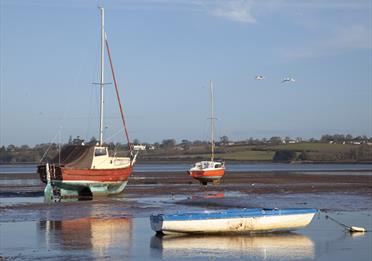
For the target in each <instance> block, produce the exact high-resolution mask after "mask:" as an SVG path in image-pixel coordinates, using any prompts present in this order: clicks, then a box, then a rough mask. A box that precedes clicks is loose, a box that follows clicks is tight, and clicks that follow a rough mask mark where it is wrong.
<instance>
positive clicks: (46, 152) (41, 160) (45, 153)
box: [39, 130, 60, 163]
mask: <svg viewBox="0 0 372 261" xmlns="http://www.w3.org/2000/svg"><path fill="white" fill-rule="evenodd" d="M59 132H60V130H58V131H57V133H56V135H55V136H54V138H53V140H52V142H51V143H50V144H49V147H48V148H47V150H46V151H45V152H44V155H43V156H42V157H41V159H40V161H39V162H40V163H41V162H43V159H44V158H45V156H46V155H47V154H48V152H49V150H50V148H51V147H52V145H53V142H54V141H55V139H56V138H57V137H58V135H59Z"/></svg>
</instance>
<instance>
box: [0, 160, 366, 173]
mask: <svg viewBox="0 0 372 261" xmlns="http://www.w3.org/2000/svg"><path fill="white" fill-rule="evenodd" d="M190 166H191V164H174V163H171V164H164V163H161V164H141V163H139V164H136V166H135V168H134V170H135V171H137V172H151V171H156V172H170V171H186V170H188V169H189V168H190ZM226 169H227V170H228V171H232V172H238V171H246V172H271V171H283V172H284V171H285V172H331V171H368V172H366V173H365V174H367V175H368V174H372V164H284V163H251V164H247V163H245V164H229V163H228V162H227V163H226ZM35 172H36V165H0V174H4V173H35Z"/></svg>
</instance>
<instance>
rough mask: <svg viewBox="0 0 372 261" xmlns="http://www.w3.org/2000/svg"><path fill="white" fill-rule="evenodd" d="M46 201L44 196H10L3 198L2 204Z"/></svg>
mask: <svg viewBox="0 0 372 261" xmlns="http://www.w3.org/2000/svg"><path fill="white" fill-rule="evenodd" d="M42 202H44V197H9V198H1V199H0V205H1V206H12V205H18V204H29V203H42Z"/></svg>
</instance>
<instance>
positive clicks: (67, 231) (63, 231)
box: [39, 218, 133, 257]
mask: <svg viewBox="0 0 372 261" xmlns="http://www.w3.org/2000/svg"><path fill="white" fill-rule="evenodd" d="M39 230H40V233H39V235H40V236H41V237H42V238H41V240H40V241H42V240H43V241H44V243H45V245H46V247H47V248H48V249H53V250H57V251H58V250H59V251H66V250H68V251H70V252H71V251H75V250H78V252H77V253H79V250H80V252H81V253H84V255H86V254H87V253H90V255H88V256H91V255H93V256H94V257H102V256H105V255H113V253H115V251H119V252H120V253H119V254H120V255H121V256H122V255H123V254H124V255H126V254H128V252H129V251H130V249H131V248H132V245H131V244H132V242H133V240H132V220H131V219H127V218H116V219H115V218H114V219H96V218H81V219H74V220H62V221H49V220H48V221H40V222H39ZM114 256H115V254H114Z"/></svg>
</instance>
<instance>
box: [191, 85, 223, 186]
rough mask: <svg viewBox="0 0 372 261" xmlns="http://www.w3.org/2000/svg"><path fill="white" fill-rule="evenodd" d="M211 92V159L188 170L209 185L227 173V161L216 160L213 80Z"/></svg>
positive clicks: (217, 181) (201, 181) (210, 86)
mask: <svg viewBox="0 0 372 261" xmlns="http://www.w3.org/2000/svg"><path fill="white" fill-rule="evenodd" d="M209 88H210V93H211V151H212V153H211V160H210V161H200V162H197V163H195V165H194V166H193V167H192V168H191V169H190V170H189V171H188V172H187V173H188V174H189V175H190V176H191V177H193V178H194V179H197V180H199V181H200V183H201V184H203V185H207V183H208V182H213V183H219V182H220V180H221V178H222V177H223V175H224V174H225V163H224V162H222V161H215V160H214V146H215V145H214V120H215V118H214V97H213V85H212V81H210V82H209Z"/></svg>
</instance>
